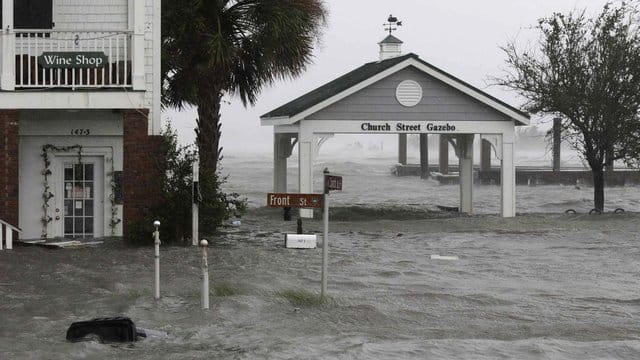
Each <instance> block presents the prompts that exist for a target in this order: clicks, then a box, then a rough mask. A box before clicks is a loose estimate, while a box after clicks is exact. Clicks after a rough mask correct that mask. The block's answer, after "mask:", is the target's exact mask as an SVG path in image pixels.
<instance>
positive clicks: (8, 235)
mask: <svg viewBox="0 0 640 360" xmlns="http://www.w3.org/2000/svg"><path fill="white" fill-rule="evenodd" d="M14 232H16V233H18V234H19V233H21V232H22V230H20V229H19V228H17V227H15V226H13V225H11V224H9V223H7V222H4V221H2V220H0V250H2V246H3V243H4V248H5V249H7V250H11V249H13V233H14Z"/></svg>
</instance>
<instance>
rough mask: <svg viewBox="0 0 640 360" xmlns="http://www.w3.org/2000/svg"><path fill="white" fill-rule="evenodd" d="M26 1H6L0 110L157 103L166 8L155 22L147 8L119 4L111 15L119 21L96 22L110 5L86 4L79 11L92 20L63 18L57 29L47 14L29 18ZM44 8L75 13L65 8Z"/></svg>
mask: <svg viewBox="0 0 640 360" xmlns="http://www.w3.org/2000/svg"><path fill="white" fill-rule="evenodd" d="M20 1H22V0H20ZM20 1H18V0H14V1H6V0H0V6H1V7H2V11H1V12H0V16H1V18H2V24H3V25H2V28H1V29H0V109H67V110H69V109H71V110H72V109H96V108H98V109H140V108H147V107H149V100H150V99H152V98H153V99H156V97H157V96H158V95H157V94H156V91H154V87H157V88H158V89H159V84H158V83H159V82H160V81H159V79H160V78H159V75H158V74H159V66H160V64H159V61H160V55H159V46H160V45H159V44H160V36H159V31H157V30H156V31H154V30H153V29H154V28H155V27H154V24H156V23H158V24H159V21H160V20H159V19H160V18H159V16H160V9H159V6H160V5H159V3H160V2H159V1H155V0H154V6H155V7H157V8H154V10H153V15H152V16H151V15H150V14H148V13H147V10H148V9H147V8H146V5H145V4H146V2H145V1H138V0H127V1H124V0H123V1H120V0H119V1H118V2H117V3H118V4H116V5H114V7H115V8H117V11H114V12H109V11H107V12H105V13H104V16H105V17H106V19H111V20H113V21H111V20H110V21H97V20H96V19H95V14H96V13H98V14H99V11H104V9H103V8H101V7H99V6H97V5H102V3H103V1H101V0H87V1H84V2H83V4H85V5H86V6H82V7H81V8H79V9H74V11H75V12H73V14H78V13H84V12H86V13H87V17H86V19H85V18H82V17H73V16H71V15H68V14H67V15H66V18H65V17H64V16H63V15H60V17H59V23H58V27H56V26H55V25H54V24H53V23H50V22H51V18H47V17H46V16H44V15H43V16H40V15H42V14H40V15H38V16H35V17H34V18H30V17H29V16H30V15H33V14H34V13H33V12H30V11H27V10H28V9H26V10H25V6H23V5H24V3H22V2H20ZM41 2H42V4H41V6H43V7H44V8H47V7H49V6H53V7H52V9H53V13H56V11H59V12H60V14H65V12H64V11H63V10H64V9H66V10H65V11H67V12H68V11H69V9H68V8H69V6H70V5H69V4H67V3H65V2H59V1H53V2H51V1H50V0H42V1H41ZM45 3H47V4H53V5H47V4H45ZM31 4H33V3H31ZM14 5H15V6H14ZM18 5H20V6H18ZM14 9H15V10H16V11H15V12H14ZM56 9H57V10H56ZM76 10H77V11H76ZM91 14H93V15H91ZM89 15H91V16H89ZM49 16H51V14H50V13H49ZM74 16H75V15H74ZM92 16H93V17H92ZM32 17H33V16H32ZM41 17H44V18H45V19H44V20H43V19H40V18H41ZM109 17H111V18H109ZM101 20H105V19H101ZM49 23H50V25H51V27H48V25H47V24H49ZM31 24H33V25H32V26H31ZM38 24H39V25H38ZM14 25H16V26H14ZM151 83H153V86H151Z"/></svg>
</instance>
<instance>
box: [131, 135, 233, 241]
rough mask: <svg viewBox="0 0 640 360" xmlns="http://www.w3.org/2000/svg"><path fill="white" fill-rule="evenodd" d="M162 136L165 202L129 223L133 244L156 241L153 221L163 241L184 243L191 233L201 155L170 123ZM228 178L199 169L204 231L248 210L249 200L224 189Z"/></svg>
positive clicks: (201, 216)
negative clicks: (182, 141) (196, 168)
mask: <svg viewBox="0 0 640 360" xmlns="http://www.w3.org/2000/svg"><path fill="white" fill-rule="evenodd" d="M162 135H163V136H164V138H165V142H166V146H167V154H166V158H165V159H164V160H165V164H164V166H165V168H166V172H165V174H164V179H163V187H162V193H161V197H162V201H161V202H160V205H158V206H157V207H155V208H153V209H152V210H151V211H150V212H149V213H150V215H149V217H148V218H147V219H145V220H143V221H141V222H137V223H133V224H131V225H130V226H129V228H130V231H129V234H128V241H129V242H131V243H133V244H140V245H145V244H152V243H153V239H152V237H151V233H152V232H153V228H152V226H151V224H152V223H153V221H154V220H159V221H160V223H161V226H160V233H161V240H162V242H169V243H184V242H185V240H186V237H187V235H191V219H192V217H191V210H192V209H191V208H192V182H193V171H192V169H193V163H194V162H195V161H196V160H197V157H198V154H197V151H196V150H195V147H194V146H193V145H186V146H181V145H179V144H178V136H177V133H176V132H175V130H174V129H173V128H172V127H171V125H167V127H166V128H165V129H164V131H163V133H162ZM226 180H227V179H226V177H220V175H219V174H209V173H206V172H205V173H203V172H200V197H199V198H200V201H199V204H198V205H199V206H198V214H199V225H200V226H199V230H200V232H201V233H208V234H211V233H214V232H215V231H216V229H217V228H218V227H219V226H220V225H221V224H222V223H223V222H224V221H225V220H228V219H229V218H230V217H231V216H241V215H242V214H243V213H244V211H245V210H246V199H242V198H240V196H239V195H238V194H237V193H230V194H227V193H225V192H223V191H222V190H221V186H222V185H223V184H224V183H225V181H226Z"/></svg>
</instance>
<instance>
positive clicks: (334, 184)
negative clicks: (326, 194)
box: [324, 175, 342, 190]
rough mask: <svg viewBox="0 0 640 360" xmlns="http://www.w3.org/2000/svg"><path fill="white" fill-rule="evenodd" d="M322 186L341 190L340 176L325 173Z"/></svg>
mask: <svg viewBox="0 0 640 360" xmlns="http://www.w3.org/2000/svg"><path fill="white" fill-rule="evenodd" d="M324 188H325V190H342V176H337V175H325V177H324Z"/></svg>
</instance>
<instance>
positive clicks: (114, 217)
mask: <svg viewBox="0 0 640 360" xmlns="http://www.w3.org/2000/svg"><path fill="white" fill-rule="evenodd" d="M105 160H106V161H107V162H109V163H111V169H110V171H109V172H108V173H107V176H108V177H109V186H110V187H111V194H110V195H109V202H110V203H111V220H109V227H110V228H111V236H115V235H116V226H118V224H119V223H121V222H122V219H120V218H118V207H117V206H116V177H115V174H116V170H115V166H114V164H113V158H106V159H105Z"/></svg>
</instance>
